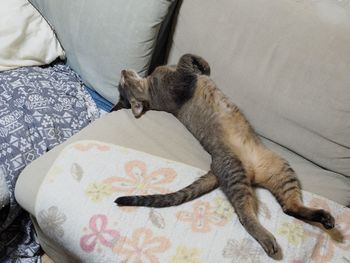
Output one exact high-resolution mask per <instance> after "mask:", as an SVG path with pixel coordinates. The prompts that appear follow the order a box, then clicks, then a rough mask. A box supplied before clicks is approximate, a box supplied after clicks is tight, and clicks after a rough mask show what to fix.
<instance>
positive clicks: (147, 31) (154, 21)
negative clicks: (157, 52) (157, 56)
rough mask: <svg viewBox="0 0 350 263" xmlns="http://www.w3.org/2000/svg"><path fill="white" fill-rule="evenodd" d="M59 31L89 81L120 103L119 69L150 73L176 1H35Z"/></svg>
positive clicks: (72, 61)
mask: <svg viewBox="0 0 350 263" xmlns="http://www.w3.org/2000/svg"><path fill="white" fill-rule="evenodd" d="M31 2H32V3H33V4H34V5H35V6H36V7H37V8H38V9H39V11H40V12H41V13H42V14H43V15H44V17H45V18H46V19H47V20H48V21H49V22H50V24H51V25H52V27H53V28H54V30H55V31H56V33H57V36H58V38H59V40H60V41H61V43H62V45H63V47H64V49H65V51H66V55H67V58H68V64H69V65H70V66H71V67H72V68H73V69H74V70H75V71H76V72H77V73H78V74H79V75H80V76H81V77H82V79H83V80H84V82H85V84H87V85H88V86H89V87H92V88H94V89H95V90H96V91H97V92H98V93H99V94H101V95H102V96H104V97H105V98H107V99H108V100H110V101H111V102H116V100H117V98H118V91H117V88H116V87H117V84H118V81H119V78H120V71H121V70H122V69H124V68H133V69H135V70H136V71H138V72H139V73H140V74H145V73H147V70H148V67H149V64H150V60H151V57H152V54H153V50H154V46H155V44H156V39H157V36H158V32H159V29H160V27H161V24H162V22H163V20H164V19H165V17H166V16H167V14H168V10H169V8H170V7H171V6H172V3H173V2H174V0H147V1H143V0H107V1H95V0H77V1H70V0H60V1H53V0H50V1H48V0H31Z"/></svg>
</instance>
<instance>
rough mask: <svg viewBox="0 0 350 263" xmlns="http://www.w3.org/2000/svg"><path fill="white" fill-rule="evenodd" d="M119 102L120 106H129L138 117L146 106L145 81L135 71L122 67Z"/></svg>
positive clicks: (146, 89)
mask: <svg viewBox="0 0 350 263" xmlns="http://www.w3.org/2000/svg"><path fill="white" fill-rule="evenodd" d="M118 89H119V96H120V97H119V103H118V104H120V105H121V108H131V110H132V112H133V114H134V116H135V117H137V118H138V117H140V116H141V115H142V113H143V112H144V110H146V108H147V106H148V101H149V96H148V92H147V91H148V87H147V81H146V79H144V78H141V77H140V76H139V75H138V74H137V72H135V71H134V70H130V69H124V70H122V72H121V76H120V81H119V86H118Z"/></svg>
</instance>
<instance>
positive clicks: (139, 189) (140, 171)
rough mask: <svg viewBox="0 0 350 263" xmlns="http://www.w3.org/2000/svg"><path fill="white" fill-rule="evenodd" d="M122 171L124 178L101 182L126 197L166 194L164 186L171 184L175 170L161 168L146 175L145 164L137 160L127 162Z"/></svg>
mask: <svg viewBox="0 0 350 263" xmlns="http://www.w3.org/2000/svg"><path fill="white" fill-rule="evenodd" d="M124 169H125V173H126V176H125V177H119V176H113V177H109V178H107V179H105V180H104V181H103V182H104V183H107V184H110V185H111V186H112V191H114V192H118V193H126V194H128V195H149V194H162V193H167V192H169V189H167V188H165V186H166V185H168V184H170V183H171V182H173V180H174V179H175V177H176V172H175V170H173V169H171V168H161V169H158V170H156V171H153V172H151V173H148V171H147V166H146V164H145V163H144V162H142V161H137V160H135V161H130V162H127V163H126V164H125V167H124ZM127 209H128V208H127ZM132 209H135V208H129V209H128V210H132ZM128 210H126V211H128Z"/></svg>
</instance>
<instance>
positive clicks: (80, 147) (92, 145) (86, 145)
mask: <svg viewBox="0 0 350 263" xmlns="http://www.w3.org/2000/svg"><path fill="white" fill-rule="evenodd" d="M73 147H74V148H75V149H77V150H78V151H82V152H86V151H89V150H91V149H92V148H96V149H97V150H98V151H100V152H106V151H109V149H110V147H109V146H108V145H104V144H98V143H92V142H89V143H77V144H75V145H74V146H73Z"/></svg>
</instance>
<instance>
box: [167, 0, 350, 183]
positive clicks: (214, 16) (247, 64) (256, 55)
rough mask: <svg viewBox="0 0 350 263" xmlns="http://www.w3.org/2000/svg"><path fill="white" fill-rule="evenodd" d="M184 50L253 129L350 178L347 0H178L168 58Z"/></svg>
mask: <svg viewBox="0 0 350 263" xmlns="http://www.w3.org/2000/svg"><path fill="white" fill-rule="evenodd" d="M222 14H225V15H222ZM189 52H190V53H195V54H198V55H201V56H203V57H204V58H206V59H207V60H208V61H209V64H210V65H211V69H212V77H213V78H214V80H215V81H216V83H217V84H218V86H219V88H221V89H222V90H223V91H224V92H225V93H226V94H227V95H229V96H230V97H231V99H232V100H233V101H234V102H235V103H236V104H237V105H238V106H239V107H240V108H241V109H242V110H243V112H244V113H245V114H246V115H247V117H248V119H249V121H250V122H251V123H252V124H253V126H254V128H255V129H256V130H257V131H258V133H260V134H261V135H263V136H264V137H267V138H268V139H271V140H273V141H275V142H277V143H278V144H281V145H283V146H285V147H287V148H289V149H291V150H292V151H294V152H296V153H298V154H300V155H301V156H303V157H304V158H306V159H308V160H310V161H311V162H314V163H316V164H317V165H319V166H321V167H324V168H325V169H328V170H330V171H334V172H337V173H340V174H342V175H345V176H347V177H350V103H349V101H350V74H349V72H350V2H349V1H329V0H320V1H299V0H283V1H280V0H246V1H240V0H223V1H220V4H219V3H218V2H217V1H201V0H193V1H183V3H182V5H181V8H180V11H179V16H178V18H177V24H176V26H175V32H174V37H173V43H172V44H171V51H170V57H169V63H176V62H177V60H178V58H179V57H180V56H181V55H182V54H184V53H189Z"/></svg>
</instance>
